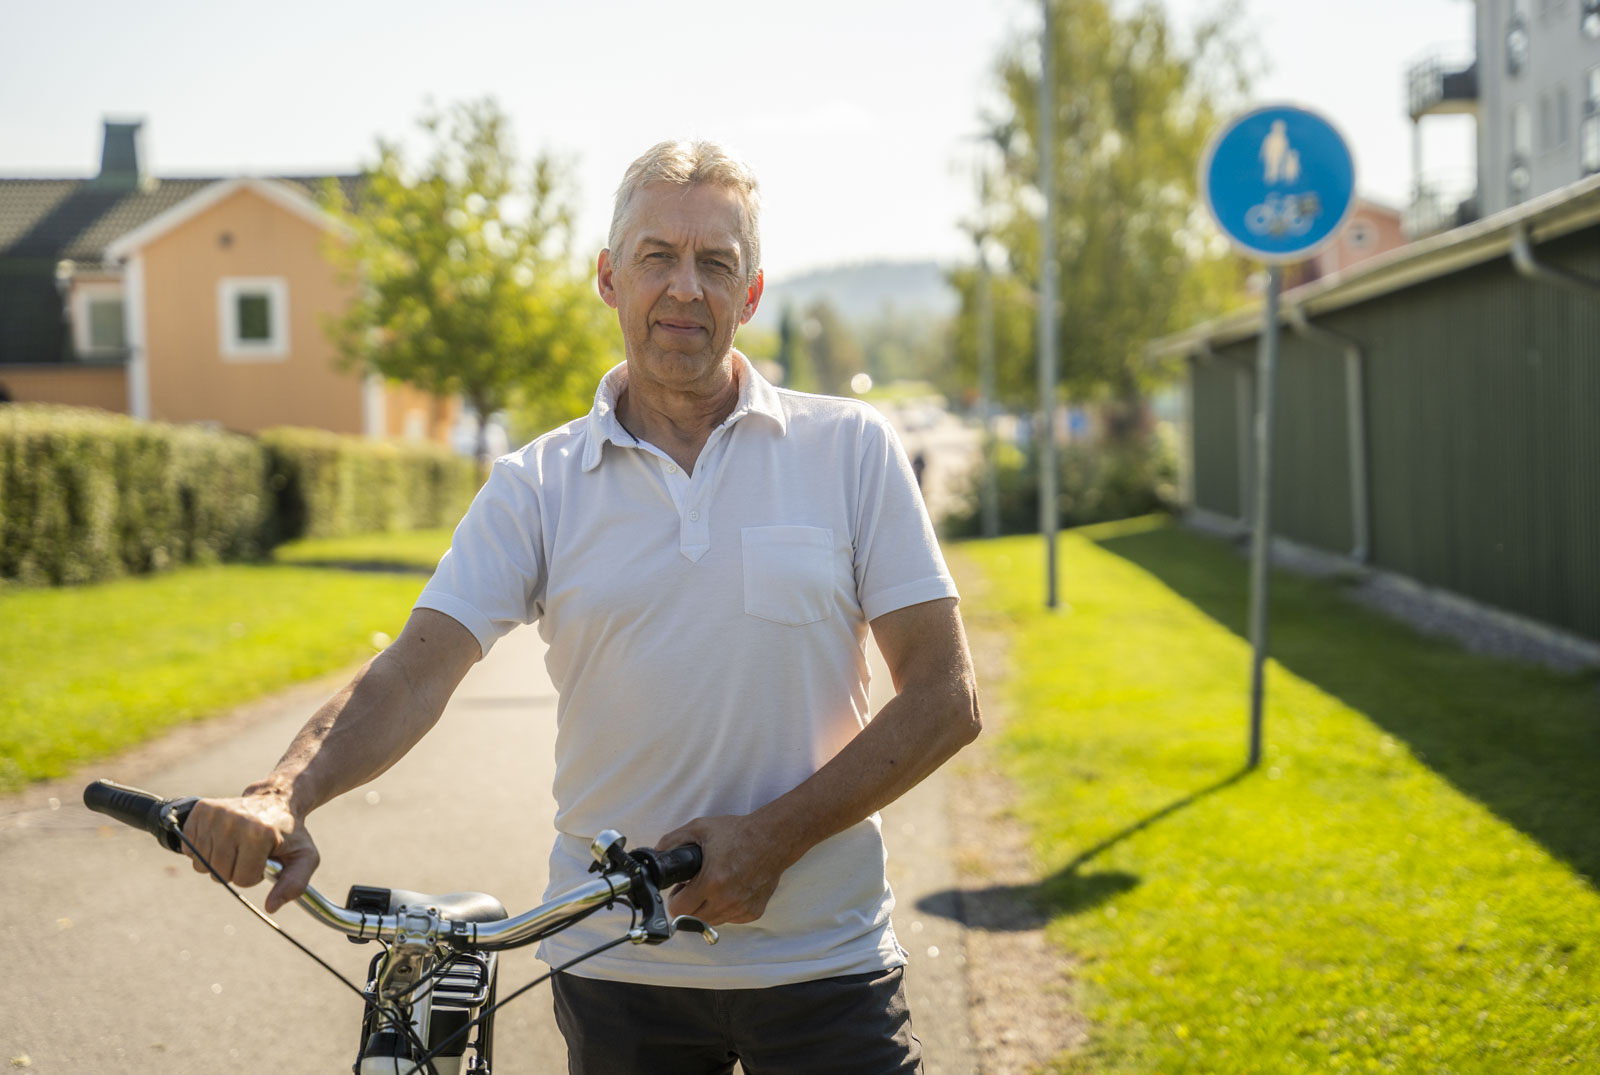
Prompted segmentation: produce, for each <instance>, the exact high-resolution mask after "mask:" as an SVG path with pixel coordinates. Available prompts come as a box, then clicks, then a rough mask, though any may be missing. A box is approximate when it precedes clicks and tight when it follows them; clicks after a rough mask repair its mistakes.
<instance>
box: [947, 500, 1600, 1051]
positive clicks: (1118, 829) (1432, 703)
mask: <svg viewBox="0 0 1600 1075" xmlns="http://www.w3.org/2000/svg"><path fill="white" fill-rule="evenodd" d="M1036 540H1037V539H1003V540H1000V541H994V542H983V543H970V544H967V545H964V546H962V547H961V551H962V553H963V557H962V558H963V559H967V560H969V561H975V562H976V563H977V565H978V566H979V568H980V570H981V574H982V578H981V581H979V580H966V581H964V583H963V589H964V591H965V592H966V593H968V595H969V597H968V600H967V601H966V602H964V604H963V608H964V609H965V610H966V615H967V617H968V623H969V625H970V626H971V627H972V628H973V629H974V630H975V631H977V632H983V631H1004V632H1005V633H1006V635H1007V638H1008V643H1009V655H1008V666H1009V669H1010V676H1009V679H1007V680H1006V682H1004V684H1003V685H1001V686H1000V688H999V689H1000V690H1002V691H1003V693H1004V696H1005V698H1006V706H1005V708H1006V711H1007V713H1008V714H1009V716H1008V718H1007V724H1006V726H1005V727H1004V728H1003V729H1002V730H1001V732H1000V737H1001V741H1000V742H999V743H998V745H997V748H996V749H997V750H998V753H999V755H1000V758H1001V762H1002V764H1003V765H1004V767H1005V769H1006V771H1007V772H1008V773H1009V774H1010V775H1011V776H1012V777H1013V778H1014V779H1015V780H1016V781H1017V782H1018V785H1019V788H1020V790H1021V793H1022V802H1021V805H1020V809H1019V814H1020V816H1021V817H1022V819H1023V820H1024V821H1025V822H1026V823H1027V824H1028V825H1029V826H1030V828H1031V830H1032V832H1033V836H1034V849H1035V852H1036V860H1037V861H1038V862H1039V864H1040V879H1039V881H1038V882H1037V883H1036V884H1033V885H1029V886H1026V887H1025V888H1024V889H1023V890H1021V891H1020V892H1019V893H1018V894H1019V895H1022V896H1024V897H1025V898H1027V899H1029V900H1031V901H1033V902H1034V903H1035V904H1036V905H1037V906H1038V908H1039V909H1040V911H1041V912H1042V913H1044V914H1045V915H1046V916H1048V918H1049V920H1050V927H1049V935H1050V937H1051V939H1052V940H1053V941H1055V942H1056V943H1058V944H1059V945H1060V946H1061V947H1062V948H1063V950H1064V952H1066V953H1070V954H1071V956H1072V960H1073V964H1072V966H1073V970H1072V979H1073V986H1072V988H1073V991H1074V993H1075V1001H1076V1005H1077V1007H1078V1008H1079V1009H1080V1010H1081V1011H1082V1012H1083V1014H1084V1015H1085V1016H1086V1019H1087V1025H1088V1028H1089V1039H1088V1041H1087V1043H1086V1044H1085V1045H1084V1046H1082V1047H1081V1048H1079V1049H1077V1050H1074V1051H1073V1052H1070V1053H1067V1054H1064V1055H1062V1056H1060V1057H1057V1058H1056V1060H1055V1062H1054V1064H1053V1065H1052V1070H1055V1071H1061V1072H1073V1073H1080V1075H1143V1073H1146V1072H1272V1073H1296V1072H1307V1073H1310V1072H1316V1073H1319V1075H1320V1073H1339V1072H1368V1071H1394V1072H1416V1073H1419V1075H1435V1073H1436V1075H1446V1073H1448V1075H1500V1073H1502V1072H1509V1071H1581V1070H1588V1069H1590V1068H1594V1067H1596V1066H1597V1065H1600V1030H1597V1028H1600V1001H1597V999H1596V998H1597V997H1600V945H1597V942H1596V938H1595V932H1594V929H1593V924H1594V922H1595V921H1596V920H1597V918H1600V894H1597V892H1596V888H1595V881H1596V879H1597V878H1600V830H1597V829H1596V827H1595V825H1594V818H1595V816H1596V812H1597V810H1600V792H1597V790H1596V785H1595V781H1594V773H1595V771H1596V769H1597V766H1600V740H1597V739H1596V737H1595V735H1594V690H1595V680H1594V677H1593V676H1592V675H1589V676H1566V675H1560V674H1556V673H1550V672H1545V671H1542V670H1539V669H1532V668H1527V667H1523V666H1518V665H1513V664H1509V663H1503V662H1499V661H1494V660H1490V659H1486V658H1482V657H1476V656H1473V655H1471V654H1468V653H1465V652H1462V651H1460V650H1459V649H1456V648H1454V647H1453V646H1452V645H1450V644H1448V643H1445V642H1440V641H1435V640H1431V639H1426V638H1423V637H1421V636H1418V635H1416V634H1414V633H1413V632H1411V631H1410V630H1408V629H1407V628H1405V627H1402V626H1400V625H1398V624H1396V623H1394V622H1392V621H1389V620H1387V619H1384V618H1383V617H1381V616H1378V615H1376V614H1374V613H1372V612H1369V611H1368V610H1366V609H1364V608H1362V607H1360V606H1357V605H1355V604H1353V603H1352V602H1350V601H1348V600H1346V599H1345V598H1344V597H1343V596H1342V594H1341V593H1340V592H1339V590H1338V588H1337V586H1336V585H1335V584H1333V583H1330V582H1327V581H1314V580H1307V579H1303V578H1298V577H1294V576H1288V575H1274V578H1273V581H1272V594H1273V605H1274V608H1273V625H1272V653H1273V658H1274V659H1273V660H1272V662H1270V663H1269V666H1268V679H1267V684H1268V689H1267V699H1266V713H1265V751H1264V753H1265V757H1264V761H1263V765H1262V767H1261V769H1260V770H1258V771H1256V772H1253V773H1241V772H1240V769H1241V766H1242V764H1243V761H1244V754H1245V739H1246V736H1245V731H1246V724H1247V711H1248V691H1247V689H1246V683H1247V677H1248V667H1249V646H1248V643H1247V642H1246V641H1245V639H1244V638H1243V637H1242V634H1243V632H1244V620H1245V607H1246V594H1245V575H1246V570H1245V564H1244V562H1243V561H1242V559H1241V558H1240V557H1239V556H1238V555H1237V554H1236V553H1235V551H1234V550H1233V549H1231V548H1230V547H1228V546H1226V545H1223V544H1220V543H1216V542H1212V541H1208V540H1205V539H1202V538H1199V537H1197V536H1195V535H1192V534H1188V533H1185V532H1182V531H1179V530H1177V529H1174V528H1171V527H1167V526H1163V525H1161V524H1160V523H1158V522H1154V521H1145V520H1136V521H1133V522H1130V523H1122V524H1113V525H1110V526H1106V527H1096V528H1090V529H1089V530H1087V531H1078V532H1075V533H1072V534H1068V535H1064V536H1063V538H1062V541H1061V545H1060V567H1061V571H1060V577H1061V579H1062V581H1063V586H1062V600H1063V607H1062V609H1061V610H1059V611H1057V612H1047V611H1045V610H1043V609H1042V608H1041V607H1040V605H1041V602H1040V599H1039V598H1040V594H1041V593H1042V589H1043V586H1042V583H1043V580H1042V567H1043V563H1042V557H1040V556H1039V555H1038V554H1037V553H1036V552H1035V551H1034V546H1033V544H1032V543H1033V542H1035V541H1036ZM957 562H958V563H959V562H960V560H959V559H958V561H957ZM986 672H992V670H986ZM989 685H990V690H991V691H993V690H995V689H996V687H995V682H994V678H993V676H992V675H991V678H990V679H989Z"/></svg>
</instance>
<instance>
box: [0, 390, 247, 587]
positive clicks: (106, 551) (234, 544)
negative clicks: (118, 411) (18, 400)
mask: <svg viewBox="0 0 1600 1075" xmlns="http://www.w3.org/2000/svg"><path fill="white" fill-rule="evenodd" d="M265 467H266V459H265V455H264V453H263V452H262V450H261V448H260V446H259V445H258V444H257V443H256V442H255V441H252V440H251V439H249V438H247V437H240V436H234V435H232V434H227V433H220V432H216V431H212V430H205V429H199V428H194V427H180V426H171V425H164V424H161V423H155V422H139V421H135V420H133V419H131V418H124V417H120V416H117V415H110V414H105V413H104V412H101V411H91V410H79V409H74V408H68V407H52V406H34V405H22V404H13V405H8V406H6V407H4V408H0V578H9V579H16V580H19V581H21V582H24V583H29V584H53V585H60V584H69V583H83V582H91V581H95V580H99V579H108V578H115V577H117V576H119V575H124V574H136V573H141V572H146V571H158V570H161V569H163V568H166V567H170V566H176V565H178V564H185V563H215V562H217V561H221V560H237V559H243V558H249V557H252V556H256V555H259V554H260V553H261V552H262V550H263V549H264V548H265V542H266V539H267V522H268V518H269V504H268V498H267V496H266V495H265V486H264V484H263V482H264V476H265Z"/></svg>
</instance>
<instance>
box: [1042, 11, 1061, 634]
mask: <svg viewBox="0 0 1600 1075" xmlns="http://www.w3.org/2000/svg"><path fill="white" fill-rule="evenodd" d="M1042 45H1043V48H1044V52H1043V56H1042V62H1041V64H1040V67H1041V70H1040V72H1039V192H1040V193H1041V194H1043V195H1044V230H1043V233H1042V234H1041V235H1040V236H1039V239H1040V242H1039V416H1040V418H1041V419H1042V420H1041V421H1040V423H1039V438H1040V439H1039V530H1040V532H1041V533H1043V534H1044V548H1045V554H1044V556H1045V590H1044V607H1045V608H1055V607H1056V528H1057V526H1058V525H1059V524H1060V519H1061V516H1060V513H1059V512H1058V511H1057V509H1056V294H1057V292H1058V291H1059V289H1060V285H1059V284H1058V283H1057V280H1056V165H1055V144H1056V124H1055V118H1056V61H1055V53H1056V31H1055V18H1054V16H1053V14H1052V11H1051V0H1044V38H1043V41H1042Z"/></svg>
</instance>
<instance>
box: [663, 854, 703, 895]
mask: <svg viewBox="0 0 1600 1075" xmlns="http://www.w3.org/2000/svg"><path fill="white" fill-rule="evenodd" d="M656 863H657V865H658V866H659V867H660V869H661V881H660V884H661V887H662V888H665V887H667V886H668V885H681V884H683V883H684V882H685V881H692V880H694V876H695V874H697V873H699V872H700V845H699V844H684V845H683V846H682V847H675V848H673V849H672V850H671V851H657V852H656Z"/></svg>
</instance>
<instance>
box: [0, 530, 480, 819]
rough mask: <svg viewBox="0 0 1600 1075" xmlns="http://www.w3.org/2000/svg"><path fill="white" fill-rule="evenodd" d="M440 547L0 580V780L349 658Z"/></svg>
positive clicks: (310, 547) (63, 764)
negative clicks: (97, 576) (14, 583)
mask: <svg viewBox="0 0 1600 1075" xmlns="http://www.w3.org/2000/svg"><path fill="white" fill-rule="evenodd" d="M448 544H449V534H448V532H446V531H422V532H417V533H409V534H394V535H378V536H375V537H362V538H352V539H341V540H330V541H316V542H311V541H307V542H302V543H296V544H293V545H288V546H284V547H283V548H282V549H281V550H280V551H279V554H278V557H277V561H276V562H274V563H271V564H248V565H246V564H233V565H226V566H221V567H207V568H186V569H183V570H179V571H174V572H172V573H170V574H165V575H158V576H151V577H146V578H137V579H125V580H121V581H118V582H110V583H104V584H100V585H94V586H81V587H70V588H61V589H29V588H21V587H8V588H6V589H4V590H0V792H4V791H11V790H15V789H17V788H19V787H21V786H22V785H24V784H26V783H28V782H30V781H34V780H41V779H45V778H49V777H54V776H60V775H62V774H64V773H65V772H67V771H68V770H69V769H70V768H71V767H72V766H74V765H77V764H80V763H82V762H85V761H88V760H90V759H92V758H95V757H100V756H103V755H106V754H109V753H112V752H114V751H116V750H119V749H122V748H124V747H127V746H130V745H132V744H134V743H137V742H140V741H141V740H144V739H146V738H149V737H150V736H151V735H153V734H155V733H157V732H159V731H162V730H164V729H166V728H169V727H171V726H172V725H175V724H178V723H181V722H183V721H188V720H194V719H197V718H201V717H205V716H208V715H210V714H213V713H216V712H218V711H219V710H222V709H226V708H227V707H229V706H232V705H236V704H238V703H240V702H243V701H247V700H249V699H251V698H256V697H259V696H261V695H263V694H267V693H270V692H271V691H274V690H277V689H279V688H281V687H285V686H288V685H289V684H291V683H295V682H298V681H301V680H306V679H311V678H314V677H316V676H319V675H323V674H326V673H329V672H332V671H335V670H337V669H340V668H343V667H348V666H350V665H353V664H355V663H357V662H359V661H361V660H362V659H364V658H365V657H367V656H370V655H371V654H372V653H373V652H374V648H375V645H376V644H377V643H378V642H381V641H382V639H379V638H377V637H376V635H377V634H378V633H379V632H385V633H388V634H391V635H392V634H395V633H397V632H398V631H399V629H400V627H401V626H402V625H403V624H404V622H405V618H406V615H407V613H408V611H409V610H410V607H411V602H412V601H413V599H414V598H415V597H416V595H417V591H418V590H420V589H421V588H422V584H423V582H425V581H426V572H427V571H429V570H431V569H432V567H433V564H434V563H435V562H436V561H437V560H438V557H439V555H440V553H441V552H442V550H443V549H444V548H445V547H446V546H447V545H448ZM339 564H357V565H361V567H362V569H361V570H350V569H348V568H343V567H338V566H333V565H339ZM310 565H323V566H310ZM376 565H383V566H384V567H385V568H386V569H385V570H374V569H373V568H374V566H376Z"/></svg>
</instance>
